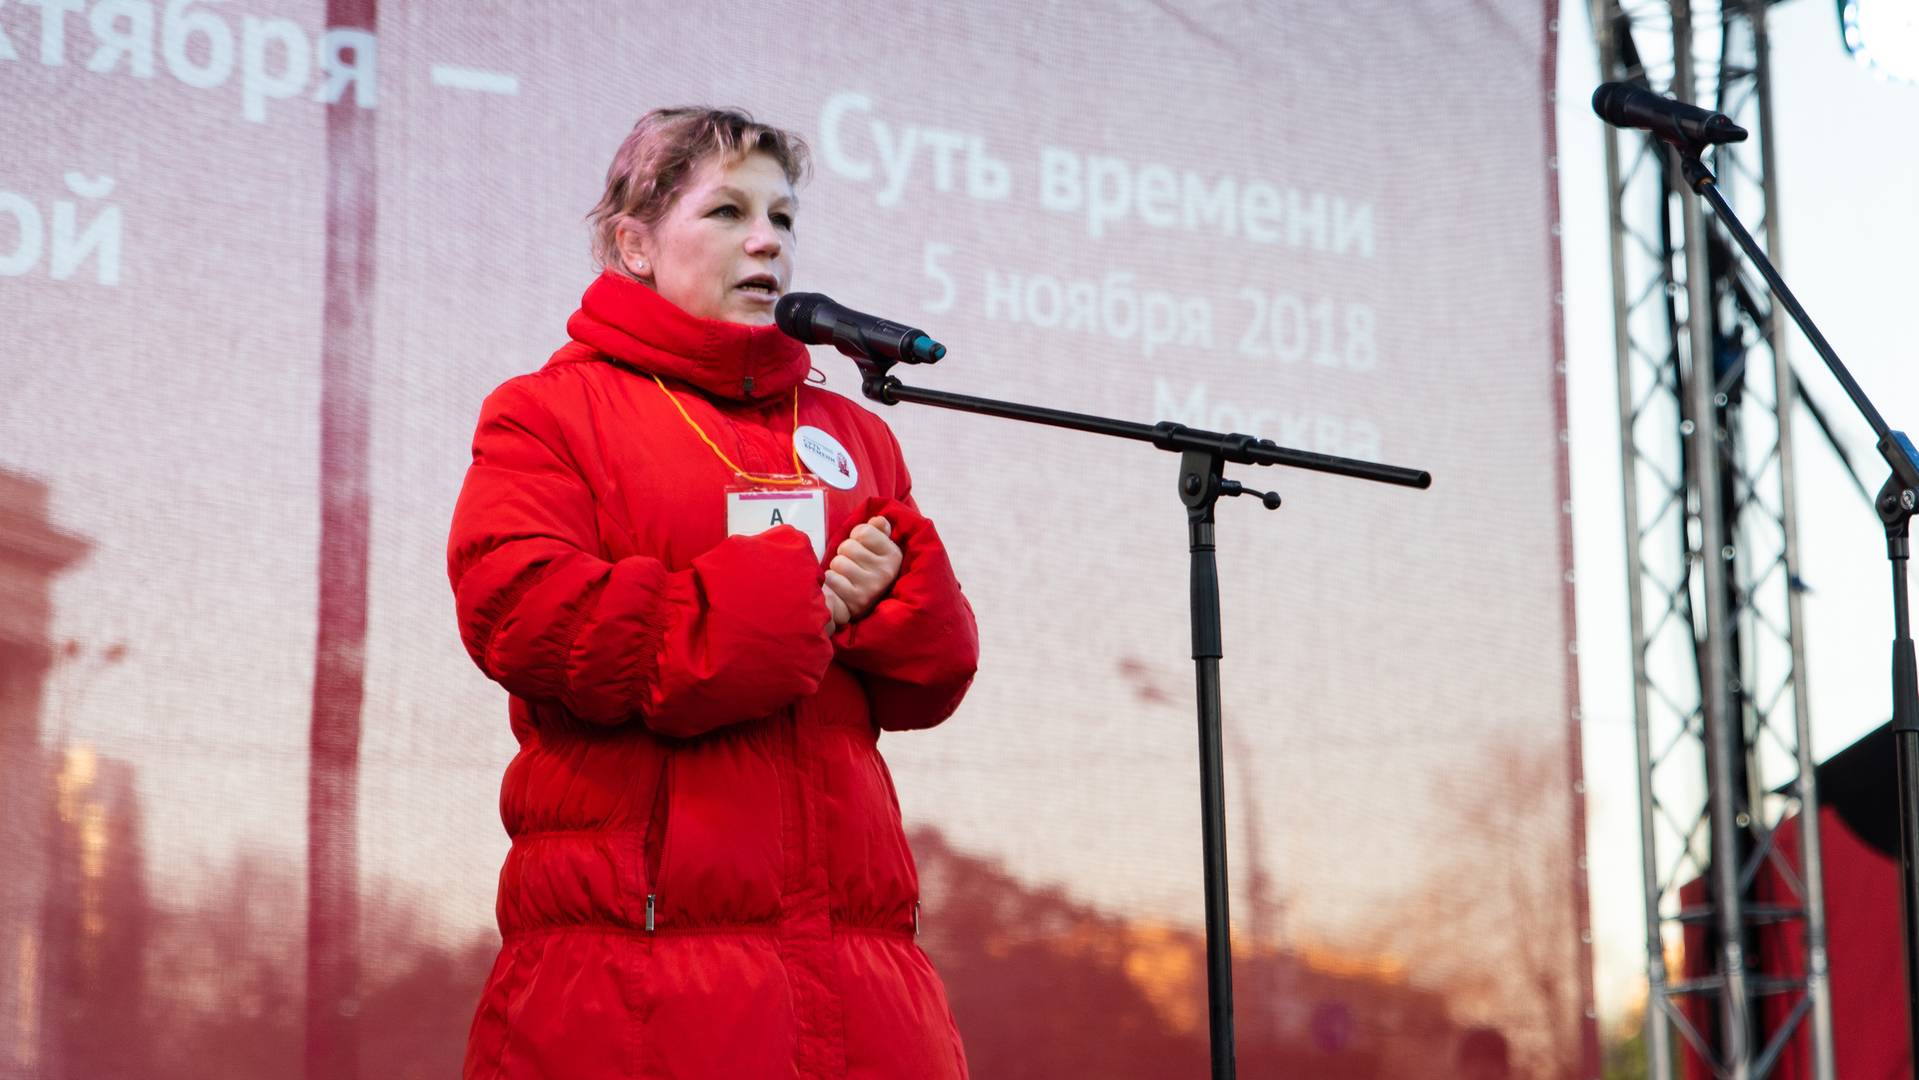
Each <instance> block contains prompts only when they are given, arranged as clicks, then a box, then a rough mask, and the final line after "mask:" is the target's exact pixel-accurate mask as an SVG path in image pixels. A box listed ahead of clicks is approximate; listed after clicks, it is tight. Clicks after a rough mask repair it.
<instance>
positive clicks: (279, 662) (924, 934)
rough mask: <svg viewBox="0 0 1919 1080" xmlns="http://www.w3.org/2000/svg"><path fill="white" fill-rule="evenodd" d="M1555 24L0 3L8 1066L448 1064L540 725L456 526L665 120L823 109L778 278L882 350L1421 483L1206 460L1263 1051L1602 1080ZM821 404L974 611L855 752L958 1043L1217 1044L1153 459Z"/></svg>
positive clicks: (160, 1072)
mask: <svg viewBox="0 0 1919 1080" xmlns="http://www.w3.org/2000/svg"><path fill="white" fill-rule="evenodd" d="M1556 10H1557V5H1555V4H1544V3H1539V2H1537V0H1483V2H1479V3H1473V4H1460V3H1450V2H1447V3H1436V2H1416V3H1404V2H1400V3H1386V2H1383V0H1361V2H1357V3H1346V4H1311V3H1285V4H1234V3H1221V2H1216V0H1093V2H1089V3H1075V4H1057V3H1039V4H1032V3H1013V2H999V0H994V2H990V3H989V2H980V3H907V4H904V5H901V4H894V3H871V2H864V0H855V2H849V3H841V4H802V3H795V2H793V0H771V2H769V3H764V4H756V5H745V4H738V5H734V4H691V3H640V4H589V3H580V2H555V3H540V4H503V3H451V2H440V0H433V2H427V0H420V2H414V3H392V2H388V3H378V2H376V0H358V2H336V3H327V4H321V3H296V2H290V0H37V2H26V0H22V2H17V3H0V90H3V93H0V100H4V105H5V107H4V109H3V110H0V148H4V149H3V150H0V349H4V366H3V367H0V597H3V598H4V599H3V600H0V808H4V812H5V821H6V828H5V829H4V830H0V1078H7V1080H13V1078H25V1077H36V1078H49V1080H81V1078H88V1080H92V1078H106V1077H143V1078H172V1077H181V1078H185V1077H196V1078H198V1077H261V1078H269V1077H271V1078H277V1077H288V1076H301V1075H305V1076H309V1077H316V1078H317V1077H329V1078H332V1077H354V1076H364V1077H369V1078H371V1077H441V1076H449V1075H455V1074H456V1073H457V1071H458V1070H459V1068H460V1060H461V1053H462V1047H463V1045H464V1041H465V1038H466V1032H467V1027H468V1024H469V1023H470V1021H471V1018H472V1016H473V1010H474V1006H475V1004H476V1002H477V1000H478V997H479V991H480V987H481V984H482V982H483V981H484V979H485V977H486V973H487V970H488V968H489V965H490V964H491V962H492V960H493V957H494V955H495V953H496V952H497V950H498V949H499V945H500V938H499V933H498V930H497V927H496V925H495V922H494V911H493V904H494V895H495V889H496V886H497V878H498V875H499V871H500V868H501V864H502V861H503V859H504V858H505V855H506V851H507V847H508V841H507V836H506V834H505V832H504V830H503V829H502V826H501V822H500V814H499V793H500V784H501V777H502V773H503V771H504V769H505V768H506V765H507V763H508V762H509V761H510V760H511V758H512V756H513V753H514V750H515V741H514V738H513V735H512V733H511V731H510V730H509V726H508V720H507V698H506V693H505V691H503V690H502V689H501V688H500V687H499V686H497V685H495V684H494V683H492V682H490V681H489V680H488V679H487V678H486V677H485V676H484V675H483V674H481V672H480V671H479V670H477V669H476V667H475V666H474V664H473V662H472V661H471V660H470V659H469V658H468V656H467V654H466V652H465V649H464V648H463V647H462V644H461V641H460V638H459V633H458V628H457V626H456V621H455V616H454V608H453V597H452V593H451V591H450V589H449V587H448V580H447V568H446V539H447V530H448V523H449V520H450V518H451V515H452V511H453V505H454V499H455V496H456V495H457V494H458V492H459V490H460V485H461V480H462V477H463V475H464V473H465V470H466V468H467V465H468V463H469V460H470V446H471V439H472V435H473V431H474V423H475V420H476V418H477V417H478V415H479V408H480V403H481V401H482V399H484V398H485V396H486V395H487V394H488V393H489V392H490V391H491V390H492V389H493V388H494V387H496V386H497V385H499V384H500V383H501V382H503V381H504V380H506V379H508V378H511V377H512V376H514V375H517V374H520V373H523V372H527V371H532V370H534V369H536V368H538V367H539V366H540V365H541V364H542V363H543V362H544V361H545V359H546V358H547V357H548V355H549V354H551V353H552V351H553V350H554V349H555V348H557V347H558V346H560V345H561V344H563V343H564V342H565V341H566V340H567V338H566V320H567V317H568V316H569V315H570V314H571V313H572V312H573V311H574V310H575V308H576V307H577V306H578V304H579V300H580V296H581V293H582V292H583V291H584V289H585V288H586V286H587V285H588V284H589V283H590V282H591V281H592V280H593V278H594V276H595V274H596V273H597V270H598V266H597V264H596V263H595V262H594V261H593V259H592V257H591V255H590V253H589V248H588V242H589V241H588V234H587V227H586V224H585V221H584V218H585V215H586V212H587V211H588V210H589V209H590V208H591V207H592V206H593V204H594V203H595V201H596V200H597V199H598V198H599V196H600V193H601V190H602V185H603V183H604V178H605V175H606V170H607V166H608V163H609V162H610V161H611V160H612V155H613V152H614V150H615V148H616V147H618V145H619V144H620V141H621V139H622V138H623V137H624V136H625V135H626V133H627V132H628V131H629V130H630V129H631V128H632V126H633V124H634V122H635V121H636V120H637V119H638V118H639V117H640V116H641V115H642V114H643V113H645V112H646V111H647V110H649V109H652V108H656V107H660V106H668V105H683V104H711V105H721V106H736V107H740V108H744V109H746V110H748V111H750V112H752V113H753V115H754V116H755V117H756V118H757V119H760V120H762V121H765V122H768V123H773V124H777V125H780V126H782V127H786V128H789V129H791V130H793V131H795V132H797V133H799V134H800V135H801V136H802V137H803V138H804V139H805V140H806V141H807V143H808V144H809V145H810V148H811V156H812V166H813V167H812V175H811V179H810V181H809V182H807V183H806V184H804V185H803V186H802V187H801V188H800V194H799V200H800V202H799V205H800V211H799V215H798V218H799V220H798V226H797V237H798V239H797V249H796V255H795V257H796V267H797V269H796V272H795V278H794V287H795V288H797V289H802V290H806V291H816V292H822V293H826V294H828V295H830V296H832V297H833V298H835V299H836V300H838V301H840V302H842V303H844V304H846V305H848V306H850V307H853V308H856V309H859V310H862V311H869V312H873V313H875V314H878V315H882V316H885V317H887V318H890V319H893V320H896V321H900V322H906V323H911V324H913V325H916V326H920V327H924V328H925V329H926V330H927V331H928V332H930V333H931V334H933V336H935V337H937V338H938V339H939V340H940V341H942V342H944V343H945V345H946V346H947V348H948V350H949V351H948V354H947V356H946V357H945V359H943V360H942V361H941V362H940V363H938V364H937V365H932V366H918V367H913V368H910V369H909V368H900V369H898V370H897V371H896V374H900V375H902V376H903V377H904V378H906V380H907V381H908V382H909V383H912V384H916V385H924V386H928V387H933V388H939V389H945V390H950V391H959V392H964V393H970V394H977V395H982V396H986V397H992V398H1000V399H1007V400H1013V401H1020V402H1027V403H1033V404H1039V405H1046V406H1050V407H1054V408H1060V409H1067V410H1072V411H1075V412H1082V413H1093V414H1103V415H1109V416H1114V417H1118V418H1121V419H1127V420H1133V421H1139V422H1143V423H1152V422H1156V421H1161V420H1169V421H1176V422H1180V423H1184V424H1189V425H1193V426H1197V427H1201V428H1206V429H1213V430H1220V431H1237V432H1247V433H1251V434H1257V435H1260V436H1264V437H1267V438H1270V439H1273V440H1274V441H1276V442H1277V443H1279V444H1281V445H1284V446H1289V447H1293V448H1297V449H1303V450H1311V451H1318V452H1321V453H1327V454H1334V455H1341V456H1347V457H1355V458H1364V459H1369V460H1378V461H1385V462H1390V463H1394V464H1400V465H1407V466H1412V467H1416V468H1421V469H1427V470H1430V471H1431V472H1432V474H1433V476H1434V483H1433V485H1432V487H1431V489H1430V490H1426V491H1415V490H1409V489H1404V488H1396V487H1387V486H1381V485H1375V484H1370V483H1365V482H1360V481H1356V480H1349V479H1342V478H1336V477H1329V476H1325V475H1321V474H1315V473H1309V472H1303V471H1298V470H1288V469H1265V470H1260V469H1254V468H1250V467H1242V466H1231V467H1229V471H1228V475H1229V476H1230V477H1232V478H1235V479H1237V480H1239V481H1241V482H1243V483H1245V484H1247V485H1249V486H1252V487H1257V488H1260V489H1262V490H1274V491H1277V492H1278V493H1279V494H1280V495H1281V496H1282V497H1283V500H1284V502H1283V505H1282V506H1281V508H1280V509H1278V510H1277V511H1276V512H1272V511H1268V510H1267V509H1265V508H1263V507H1262V506H1261V505H1260V504H1259V502H1258V501H1257V500H1254V499H1227V500H1223V501H1222V503H1221V504H1220V507H1219V513H1218V518H1219V520H1218V529H1217V533H1218V560H1219V567H1220V584H1221V596H1222V605H1223V610H1224V635H1225V659H1224V661H1223V665H1222V670H1223V673H1224V675H1223V685H1224V689H1223V703H1224V714H1225V721H1224V751H1225V768H1224V779H1225V789H1226V805H1227V811H1228V820H1227V851H1228V856H1229V860H1230V874H1231V877H1230V890H1229V898H1230V901H1231V904H1232V914H1233V922H1234V934H1233V954H1232V955H1233V962H1234V969H1233V970H1234V978H1235V985H1236V990H1237V1015H1236V1018H1237V1027H1238V1052H1239V1064H1240V1069H1241V1075H1243V1076H1273V1077H1281V1076H1284V1077H1313V1078H1320V1080H1340V1078H1413V1077H1419V1078H1426V1077H1450V1076H1462V1077H1464V1076H1475V1077H1478V1076H1489V1075H1509V1076H1513V1077H1527V1078H1534V1080H1572V1078H1574V1077H1582V1078H1583V1077H1586V1076H1589V1075H1593V1074H1594V1073H1595V1072H1596V1068H1595V1064H1596V1063H1595V1054H1596V1051H1595V1043H1594V1041H1593V1028H1592V1021H1591V1019H1590V1016H1591V1013H1590V1011H1589V1009H1590V999H1591V989H1590V984H1591V978H1590V965H1589V961H1588V950H1589V946H1587V945H1585V944H1583V943H1582V934H1583V933H1584V931H1585V900H1584V895H1585V893H1584V889H1585V875H1584V870H1583V858H1582V849H1583V840H1582V836H1583V831H1582V830H1583V820H1582V810H1581V805H1582V800H1581V799H1580V797H1579V795H1578V792H1579V790H1580V784H1579V780H1580V771H1579V756H1578V747H1577V725H1576V708H1575V706H1576V700H1575V697H1574V694H1573V689H1572V688H1573V674H1572V665H1573V661H1574V656H1573V655H1572V652H1573V645H1572V629H1573V628H1572V620H1571V611H1572V607H1571V585H1570V567H1571V547H1570V540H1569V531H1568V530H1569V518H1568V516H1567V515H1568V513H1569V508H1568V504H1567V502H1566V499H1567V497H1568V493H1567V479H1566V475H1567V474H1566V458H1565V455H1566V443H1565V438H1564V430H1563V429H1564V426H1565V424H1564V415H1565V410H1564V398H1563V372H1562V369H1561V365H1560V356H1561V349H1560V341H1559V321H1558V311H1559V309H1558V306H1557V298H1556V296H1555V290H1556V289H1557V287H1558V286H1557V281H1558V242H1557V239H1556V236H1557V232H1558V230H1557V227H1556V221H1557V208H1556V196H1555V190H1556V187H1555V183H1554V179H1555V178H1554V174H1553V171H1552V169H1553V153H1554V149H1553V146H1554V144H1553V131H1552V127H1551V116H1552V108H1551V105H1550V103H1549V100H1548V97H1549V91H1550V89H1551V87H1552V77H1551V76H1552V71H1553V60H1554V47H1555V32H1556V24H1554V23H1553V21H1552V20H1553V18H1554V15H1555V13H1556ZM814 364H815V367H816V368H817V370H818V371H819V372H820V373H821V375H822V376H823V378H824V380H825V384H826V386H827V388H829V389H831V390H834V391H837V392H839V393H841V394H844V395H847V396H849V397H853V398H859V397H860V395H859V379H858V372H857V370H856V368H855V367H854V365H853V364H852V362H851V361H850V360H848V359H846V358H845V357H842V356H840V355H839V354H838V353H836V352H834V351H833V350H831V349H830V348H816V349H815V350H814ZM861 400H862V401H863V403H864V404H865V405H866V406H867V407H869V408H871V409H874V410H875V411H877V412H880V413H881V414H882V415H883V416H884V418H885V420H886V421H887V422H888V423H889V424H890V425H891V426H892V429H893V430H894V432H895V433H896V434H897V435H898V438H899V441H900V443H901V445H902V447H903V450H904V453H905V456H906V459H907V461H908V462H909V463H910V465H911V468H912V472H913V478H914V488H913V491H914V496H915V498H916V500H917V502H918V504H919V506H920V507H921V508H922V509H923V510H924V511H925V513H926V514H927V515H928V516H930V517H931V518H932V519H934V520H935V521H936V522H938V524H939V528H940V532H941V535H942V537H943V538H944V541H945V543H946V545H947V547H948V548H949V550H950V552H951V555H952V559H953V563H954V566H955V568H956V571H957V573H958V576H959V578H960V580H961V582H962V583H963V585H964V588H965V590H966V595H967V597H968V598H969V599H970V601H971V604H972V606H973V609H974V611H975V612H976V613H977V617H978V622H979V629H980V636H981V652H982V655H981V661H980V670H979V674H978V676H977V679H976V681H975V683H974V685H973V687H972V689H971V691H970V693H969V695H968V696H967V698H966V700H965V702H964V704H963V705H962V706H961V708H960V711H959V712H958V714H957V715H955V716H954V717H953V718H952V719H950V720H949V721H947V722H946V723H945V724H943V725H941V726H939V727H936V728H933V729H931V730H928V731H923V732H912V733H902V734H887V735H885V736H884V737H883V739H882V740H881V749H882V751H883V753H884V754H885V756H886V760H887V762H888V763H889V765H890V767H891V770H892V773H893V777H894V779H895V781H896V785H897V791H898V798H899V802H900V805H901V809H902V813H903V815H904V819H905V822H906V826H907V830H908V834H909V836H910V839H911V842H912V846H913V851H914V853H915V856H916V858H917V860H918V864H919V869H920V878H921V889H922V896H923V909H922V915H921V931H920V939H919V940H920V944H921V946H922V947H923V948H924V949H925V950H926V953H927V954H928V955H929V956H930V957H931V959H932V961H933V962H934V964H935V965H936V967H937V968H938V969H939V971H940V972H941V975H942V977H943V978H944V980H945V982H946V985H947V988H948V992H949V994H950V998H951V1002H952V1007H953V1011H954V1015H955V1017H956V1020H957V1023H958V1026H959V1029H960V1031H961V1034H962V1036H963V1038H964V1041H965V1046H966V1052H967V1056H968V1060H969V1063H970V1067H971V1071H972V1074H973V1075H974V1076H977V1077H982V1078H987V1080H1008V1078H1014V1080H1022V1078H1041V1077H1045V1078H1057V1077H1088V1078H1092V1077H1099V1078H1111V1080H1121V1078H1139V1080H1160V1078H1168V1077H1190V1076H1198V1075H1203V1073H1204V1070H1205V1068H1206V1061H1207V999H1206V963H1205V935H1204V921H1203V917H1204V902H1203V893H1202V875H1201V858H1200V795H1199V791H1200V773H1199V765H1198V753H1197V740H1196V736H1195V719H1194V717H1195V702H1194V689H1193V687H1194V678H1193V666H1192V660H1191V652H1192V644H1191V637H1190V632H1189V624H1188V552H1187V529H1186V517H1185V510H1184V507H1183V506H1182V505H1181V503H1180V500H1179V492H1178V490H1177V486H1176V479H1177V476H1178V471H1179V459H1178V457H1177V455H1172V454H1167V453H1162V452H1159V451H1156V450H1154V449H1153V448H1152V447H1150V446H1149V445H1146V444H1143V443H1137V442H1124V441H1119V440H1113V439H1105V438H1100V437H1096V436H1093V435H1086V434H1080V433H1075V432H1069V431H1063V430H1059V429H1052V428H1040V427H1034V426H1028V425H1022V424H1018V423H1014V422H1011V421H1008V420H1000V419H992V418H987V417H982V416H977V415H968V414H964V413H958V412H951V411H944V410H940V409H935V408H928V407H924V406H918V405H912V404H902V405H898V406H894V407H887V406H883V405H879V404H876V403H872V402H865V401H864V399H861ZM1495 1060H1497V1061H1503V1062H1504V1066H1503V1067H1504V1069H1505V1070H1506V1071H1505V1072H1503V1073H1489V1072H1485V1071H1477V1072H1475V1071H1472V1070H1474V1069H1482V1070H1483V1069H1484V1068H1486V1067H1488V1066H1486V1065H1485V1064H1484V1063H1485V1062H1488V1061H1495Z"/></svg>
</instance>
